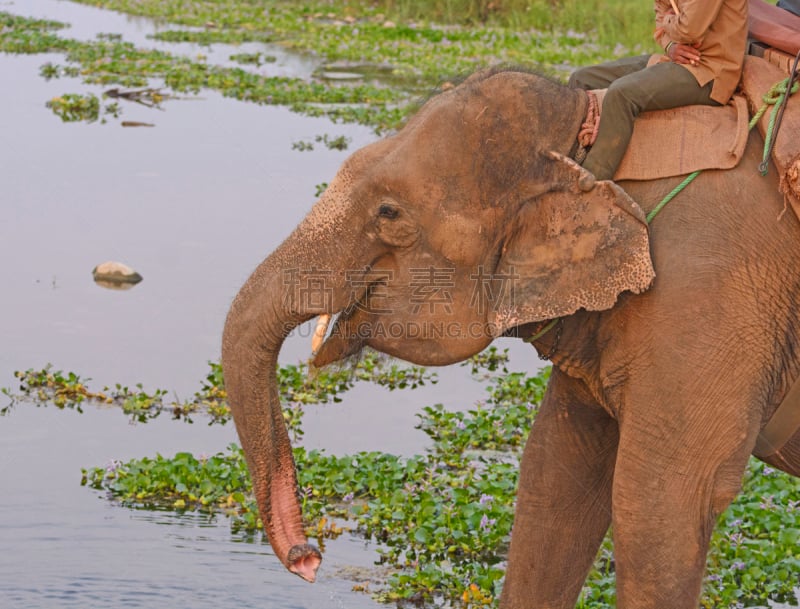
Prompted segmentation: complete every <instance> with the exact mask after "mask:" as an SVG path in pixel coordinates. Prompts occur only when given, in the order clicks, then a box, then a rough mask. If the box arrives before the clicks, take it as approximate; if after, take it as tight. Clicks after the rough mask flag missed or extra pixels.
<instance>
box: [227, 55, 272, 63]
mask: <svg viewBox="0 0 800 609" xmlns="http://www.w3.org/2000/svg"><path fill="white" fill-rule="evenodd" d="M228 59H230V60H231V61H235V62H236V63H243V64H252V65H255V66H260V65H263V64H265V63H275V62H276V61H277V60H278V58H277V57H275V56H274V55H265V54H264V53H237V54H235V55H231V56H230V57H229V58H228Z"/></svg>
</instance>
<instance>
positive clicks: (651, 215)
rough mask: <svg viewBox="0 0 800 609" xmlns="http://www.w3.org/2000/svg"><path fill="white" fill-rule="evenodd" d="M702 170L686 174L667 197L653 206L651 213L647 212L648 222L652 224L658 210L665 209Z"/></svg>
mask: <svg viewBox="0 0 800 609" xmlns="http://www.w3.org/2000/svg"><path fill="white" fill-rule="evenodd" d="M701 171H702V169H698V170H697V171H694V172H692V173H690V174H689V175H688V176H686V178H685V179H684V180H683V182H681V183H680V184H678V185H677V186H676V187H675V188H673V189H672V192H670V193H669V194H668V195H667V196H666V197H664V198H663V199H661V202H660V203H659V204H658V205H656V206H655V207H654V208H653V211H651V212H650V213H649V214H647V223H648V224H650V223H651V222H652V221H653V218H655V217H656V215H657V214H658V212H660V211H661V210H662V209H664V206H665V205H666V204H667V203H669V202H670V201H672V199H674V198H675V197H676V196H677V195H678V193H679V192H680V191H682V190H683V189H684V188H686V187H687V186H688V185H689V184H691V183H692V181H693V180H694V179H695V178H696V177H697V176H699V175H700V173H701Z"/></svg>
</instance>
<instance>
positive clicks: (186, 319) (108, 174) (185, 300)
mask: <svg viewBox="0 0 800 609" xmlns="http://www.w3.org/2000/svg"><path fill="white" fill-rule="evenodd" d="M0 10H7V11H11V12H15V13H18V14H22V15H29V16H39V17H47V18H51V19H57V20H61V21H66V22H69V23H71V24H73V27H72V28H71V29H70V30H66V31H64V32H62V35H64V36H69V37H74V38H80V39H92V38H94V37H95V35H96V34H97V33H98V32H110V33H121V34H123V36H124V38H125V39H126V40H130V41H133V42H135V43H136V44H138V45H140V46H146V47H157V48H162V49H164V50H167V51H170V52H173V53H184V54H189V55H192V54H196V53H198V52H202V53H203V54H205V55H207V56H208V57H209V58H217V59H219V61H222V62H224V61H225V60H226V58H227V54H229V51H230V49H229V48H226V47H214V49H213V50H211V51H209V49H208V48H197V47H192V46H190V45H170V44H165V43H155V42H154V41H151V40H149V39H147V37H146V35H147V34H148V33H151V32H153V31H156V29H157V28H158V27H159V26H157V25H156V24H154V23H152V22H151V21H149V20H146V19H137V18H130V17H127V16H124V15H120V14H116V13H112V12H109V11H102V10H99V9H94V8H90V7H84V6H80V5H74V4H70V3H68V2H62V1H59V0H24V1H23V0H19V1H17V2H13V3H2V4H0ZM162 27H163V26H162ZM254 49H255V50H262V51H263V52H268V53H269V54H276V53H277V52H278V51H279V49H276V48H272V47H267V48H265V47H263V46H260V45H253V46H252V47H247V49H244V48H242V47H236V51H237V52H242V51H243V50H248V52H252V50H254ZM214 60H216V59H214ZM48 61H51V62H54V63H63V58H62V57H61V56H59V55H35V56H8V55H0V82H2V83H4V85H3V86H1V87H0V176H2V180H1V181H0V184H1V186H0V210H2V214H3V215H2V217H0V261H2V262H0V286H2V298H0V340H2V345H3V348H2V349H0V387H14V386H15V383H14V378H13V376H12V374H13V371H14V370H20V369H21V370H25V369H27V368H41V367H42V366H44V365H45V364H47V363H52V364H53V366H54V367H55V368H57V369H62V370H65V371H66V370H70V371H75V372H77V373H79V374H80V375H81V376H88V377H90V378H91V379H93V380H92V381H91V383H90V386H91V388H93V389H101V388H102V387H103V386H104V385H112V384H114V383H121V384H123V385H129V386H133V385H135V384H136V383H143V384H144V387H145V389H147V390H152V389H155V388H157V387H158V388H164V389H168V390H170V391H171V392H175V394H176V395H177V396H178V397H179V398H188V397H190V396H191V395H192V394H193V393H194V392H195V391H196V390H198V389H199V387H200V381H201V380H202V379H203V378H204V376H205V374H206V372H207V369H208V367H207V362H208V361H209V360H213V361H216V360H217V359H218V358H219V342H220V334H221V330H222V325H223V322H224V318H225V314H226V312H227V309H228V306H229V304H230V301H231V299H232V298H233V296H234V295H235V293H236V291H237V290H238V288H239V287H240V286H241V284H242V283H243V282H244V280H245V279H246V278H247V276H248V274H249V273H250V272H251V271H252V269H253V268H255V266H256V265H257V263H258V262H259V261H260V260H261V259H262V258H263V257H264V256H265V255H267V254H268V253H269V252H270V251H272V250H273V249H274V248H275V247H276V246H277V245H278V244H279V243H280V241H281V240H282V239H283V238H284V237H285V236H286V235H287V234H288V233H289V232H290V231H291V229H292V228H293V227H294V226H295V225H296V224H297V222H298V221H299V220H300V219H301V218H302V217H303V215H304V214H305V213H306V212H307V211H308V209H309V208H310V207H311V205H312V204H313V202H314V190H315V185H316V184H318V183H320V182H328V181H330V179H331V178H332V177H333V175H334V174H335V172H336V169H337V168H338V166H339V165H340V164H341V162H342V161H343V160H344V158H345V157H346V155H347V154H348V153H346V152H339V151H330V150H327V149H324V148H319V147H318V148H317V149H316V150H314V151H313V152H297V151H293V150H292V149H291V144H292V143H293V142H295V141H299V140H309V139H313V137H314V136H316V135H319V134H324V133H327V134H330V135H332V136H337V135H346V136H347V137H349V138H351V139H352V142H353V143H352V145H351V149H355V148H357V147H360V146H363V145H365V144H367V143H369V142H370V141H372V140H373V139H374V137H375V136H374V135H373V134H372V133H371V131H370V130H369V129H366V128H363V127H358V126H352V125H345V126H342V125H333V124H331V123H330V122H328V121H327V120H325V119H311V118H306V117H302V116H299V115H296V114H292V113H290V112H289V111H288V110H286V109H285V108H279V107H264V106H254V105H248V104H246V103H242V102H237V101H234V100H230V99H225V98H223V97H221V96H220V95H218V94H216V93H213V92H208V91H205V92H203V93H202V94H201V96H200V97H199V98H197V99H188V100H174V101H169V102H167V103H166V104H165V105H164V108H165V109H164V110H153V109H147V108H144V107H141V106H138V105H136V104H130V103H127V104H125V103H123V116H122V118H123V119H124V120H129V121H142V122H148V123H154V124H155V125H156V126H155V127H154V128H148V129H144V128H142V129H124V128H122V127H121V126H120V125H119V124H118V123H117V122H114V121H112V122H110V123H108V124H105V125H101V124H91V125H87V124H82V123H81V124H64V123H62V122H61V121H60V120H59V119H58V118H57V117H55V116H54V115H53V114H52V113H51V112H50V110H48V109H47V108H46V107H45V102H46V101H47V100H48V99H51V98H52V97H55V96H58V95H62V94H64V93H74V92H88V91H91V92H94V93H95V94H97V95H100V94H101V93H102V91H103V89H104V88H103V87H90V86H85V85H83V84H81V83H80V82H79V81H78V80H74V79H57V80H52V81H49V82H48V81H45V80H44V79H42V78H41V77H39V76H38V70H39V66H41V65H42V64H44V63H46V62H48ZM316 67H317V66H316V64H315V63H314V61H313V60H312V59H310V58H307V57H302V56H291V55H288V54H286V53H282V54H280V55H279V56H278V61H277V62H276V63H275V64H267V65H265V66H262V67H261V68H258V69H260V70H264V71H265V73H270V74H279V73H280V74H295V75H300V76H305V75H308V74H310V73H311V72H312V71H313V70H314V69H315V68H316ZM106 260H119V261H121V262H124V263H126V264H129V265H131V266H133V267H134V268H135V269H136V270H137V271H139V272H140V273H141V274H142V275H143V276H144V281H143V282H142V283H141V284H139V285H138V286H136V287H135V288H134V289H132V290H130V291H126V292H116V291H109V290H105V289H102V288H99V287H97V286H96V285H95V284H94V283H93V281H92V277H91V270H92V268H94V266H95V265H97V264H99V263H101V262H104V261H106ZM305 333H306V335H307V334H308V332H305ZM500 346H502V347H509V348H510V349H511V351H512V357H513V361H514V363H515V367H516V368H518V369H528V370H534V369H535V368H536V367H537V366H538V365H539V362H538V360H537V359H536V357H535V354H534V353H533V351H532V350H531V349H530V348H529V347H527V346H525V345H523V344H522V343H518V342H513V341H503V342H501V343H500ZM309 349H310V346H309V343H308V338H307V336H306V337H296V338H293V339H291V340H290V341H288V342H287V344H286V345H285V346H284V350H283V352H282V354H281V360H282V361H283V362H297V361H298V360H301V359H305V358H306V357H308V354H309ZM440 375H441V382H440V384H439V385H436V386H433V387H426V388H423V389H420V390H416V391H413V392H393V393H389V392H387V391H385V390H383V389H380V388H377V387H370V386H359V387H357V388H356V389H354V390H352V391H351V392H350V393H348V394H347V395H346V396H345V400H344V402H343V403H342V404H338V405H333V406H320V407H310V408H308V409H307V414H306V420H305V424H304V429H305V431H306V435H305V438H304V442H305V444H306V446H308V447H309V448H324V449H326V450H328V451H330V452H333V453H337V454H344V453H349V452H354V451H358V450H384V451H387V452H393V453H398V454H406V455H408V454H414V453H418V452H420V451H422V450H424V448H425V446H426V438H425V436H424V435H423V434H422V433H421V432H419V431H417V430H415V429H414V424H415V423H416V417H415V413H416V412H418V411H419V410H420V409H421V407H422V406H424V405H427V404H433V403H436V402H443V403H445V404H447V405H448V406H450V407H468V406H471V405H472V404H473V402H474V401H475V400H476V399H478V398H480V397H481V391H482V390H481V389H480V388H479V387H478V386H477V385H476V383H474V382H472V381H469V380H468V378H467V374H466V372H465V371H464V370H463V369H461V368H458V367H452V368H448V369H444V370H441V371H440ZM233 440H235V432H234V430H233V428H232V427H230V426H228V427H213V428H210V427H207V426H206V425H204V424H203V423H202V422H198V423H196V424H194V425H186V424H183V423H176V422H171V421H169V420H167V419H166V418H164V419H158V420H156V421H155V422H152V423H148V424H147V425H135V426H134V425H129V424H128V422H127V420H126V419H125V417H123V416H122V415H121V414H120V413H119V412H118V411H115V410H97V409H94V408H92V407H89V408H87V411H86V413H85V414H83V415H80V414H78V413H75V412H72V411H66V412H61V411H58V410H56V409H54V408H52V407H51V408H43V409H36V408H33V407H32V406H29V405H20V406H18V407H17V408H16V410H15V411H14V412H13V413H12V414H11V415H10V416H9V417H6V418H3V419H0V445H1V446H2V447H3V450H2V458H1V459H0V489H2V494H0V542H1V543H2V552H0V607H2V608H3V609H5V608H6V607H9V608H13V609H17V608H39V607H81V608H94V607H98V608H99V607H153V608H157V607H176V606H178V607H184V606H185V607H189V606H191V607H215V608H222V609H225V608H228V607H231V608H233V607H237V608H238V607H243V606H256V605H257V606H261V607H274V608H279V607H280V608H287V607H311V606H313V607H315V608H331V609H338V608H340V607H348V608H355V609H359V608H361V607H374V606H376V603H374V601H372V600H371V599H370V598H369V596H368V595H364V594H358V593H353V592H352V591H351V587H352V584H353V582H351V581H348V580H347V579H346V578H345V576H344V574H343V571H342V570H343V569H344V568H346V567H348V566H357V567H369V566H370V565H371V564H372V562H373V561H374V559H375V553H374V548H369V547H365V544H364V542H363V541H362V540H358V539H356V538H352V537H348V536H344V537H342V538H341V539H340V540H338V541H335V542H332V543H330V544H329V546H328V548H327V551H326V554H325V562H324V563H323V567H322V569H321V571H320V573H319V575H320V578H319V581H318V583H317V584H315V585H314V586H309V585H308V584H304V583H303V582H301V581H300V580H299V579H298V578H297V577H295V576H293V575H291V574H289V573H288V572H286V571H285V570H284V569H283V567H282V566H281V565H280V564H279V563H278V561H277V559H276V558H275V557H274V556H273V555H272V553H271V550H270V548H269V546H268V545H266V544H264V543H261V542H260V541H257V542H255V543H254V542H252V541H247V540H246V539H243V538H240V537H236V536H232V535H231V534H230V530H229V526H228V523H227V521H226V520H225V519H224V518H221V519H218V520H212V521H209V520H208V519H207V517H205V516H202V517H200V516H192V515H186V516H176V515H173V514H169V513H153V512H144V511H131V510H128V509H125V508H121V507H119V506H115V505H112V504H110V503H108V502H107V501H106V500H105V498H103V497H101V496H99V495H98V494H97V493H96V492H94V491H91V490H88V489H86V488H82V487H80V486H79V481H80V469H81V468H82V467H92V466H97V465H104V464H106V463H108V462H109V461H110V460H111V459H123V460H124V459H130V458H134V457H143V456H152V455H154V454H155V453H156V452H160V453H162V454H165V455H171V454H174V453H175V452H178V451H191V452H194V453H196V454H199V453H206V454H213V453H215V452H218V451H222V450H224V449H225V447H226V446H227V444H228V443H229V442H231V441H233Z"/></svg>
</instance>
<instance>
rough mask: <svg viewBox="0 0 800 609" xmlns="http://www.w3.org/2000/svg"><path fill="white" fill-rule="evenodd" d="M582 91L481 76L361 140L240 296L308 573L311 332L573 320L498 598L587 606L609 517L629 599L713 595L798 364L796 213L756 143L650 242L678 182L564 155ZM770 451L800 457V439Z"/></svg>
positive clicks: (253, 453) (268, 517)
mask: <svg viewBox="0 0 800 609" xmlns="http://www.w3.org/2000/svg"><path fill="white" fill-rule="evenodd" d="M585 103H586V102H585V98H584V94H583V93H582V92H578V91H572V90H568V89H565V88H564V87H562V86H560V85H557V84H554V83H552V82H549V81H548V80H546V79H544V78H541V77H538V76H535V75H529V74H522V73H518V72H503V73H483V74H479V75H476V76H473V77H472V78H470V79H469V80H468V81H467V82H466V83H464V84H462V85H461V86H459V87H456V88H455V89H453V90H450V91H447V92H445V93H442V94H440V95H438V96H436V97H435V98H433V99H431V100H430V101H429V102H428V103H427V104H425V106H424V107H423V108H422V109H421V110H420V111H419V113H418V114H417V115H416V116H415V117H414V118H413V119H412V120H411V121H410V122H409V124H408V125H407V126H406V127H405V128H404V129H403V130H402V131H401V132H400V133H399V134H397V135H395V136H393V137H390V138H388V139H386V140H384V141H381V142H378V143H375V144H372V145H370V146H367V147H366V148H364V149H362V150H360V151H358V152H356V153H355V154H354V155H353V156H352V157H351V158H350V159H349V160H348V161H347V162H346V163H345V164H344V166H343V167H342V169H341V170H340V172H339V173H338V175H337V176H336V179H335V180H334V181H333V182H332V184H331V186H330V187H329V188H328V190H327V192H326V193H325V194H324V195H323V197H322V198H321V200H320V201H319V202H318V203H317V205H316V206H315V207H314V208H313V210H312V211H311V212H310V213H309V215H308V216H307V217H306V218H305V220H303V222H302V223H301V224H300V225H299V226H298V227H297V229H296V230H295V231H294V233H292V234H291V235H290V236H289V238H288V239H287V240H286V241H285V242H284V243H283V244H282V245H281V246H280V247H279V248H278V249H277V250H275V252H273V253H272V254H271V255H270V256H269V257H268V258H267V259H266V260H265V261H264V262H262V263H261V265H260V266H259V267H258V268H257V269H256V271H255V272H254V273H253V275H252V276H251V277H250V279H249V280H248V281H247V283H246V284H245V285H244V287H243V288H242V290H241V292H240V293H239V295H238V296H237V298H236V300H235V302H234V303H233V306H232V307H231V311H230V314H229V316H228V320H227V323H226V326H225V333H224V339H223V368H224V371H225V383H226V387H227V390H228V393H229V397H230V405H231V409H232V411H233V415H234V420H235V422H236V427H237V430H238V432H239V436H240V438H241V441H242V445H243V447H244V450H245V454H246V456H247V461H248V465H249V467H250V472H251V476H252V478H253V484H254V489H255V494H256V497H257V499H258V504H259V509H260V513H261V517H262V520H263V521H264V524H265V530H266V532H267V534H268V536H269V538H270V541H271V543H272V546H273V548H274V550H275V552H276V554H277V556H278V557H279V558H280V560H281V561H283V563H284V564H285V565H286V566H287V567H288V568H289V569H290V570H291V571H293V572H295V573H297V574H298V575H300V576H301V577H303V578H305V579H307V580H309V581H313V580H314V577H315V573H316V570H317V567H318V566H319V564H320V561H321V557H320V555H319V553H318V552H317V550H316V549H315V548H314V547H313V546H310V545H308V544H307V543H306V538H305V536H304V534H303V526H302V521H301V515H300V508H299V504H298V502H297V496H296V481H295V473H294V463H293V460H292V456H291V447H290V445H289V439H288V436H287V433H286V429H285V426H284V422H283V419H282V416H281V411H280V403H279V400H278V394H277V390H276V379H275V370H276V362H277V356H278V352H279V350H280V347H281V344H282V342H283V340H284V338H285V337H286V336H287V334H288V333H289V332H290V331H291V330H292V329H293V328H295V327H296V326H297V325H298V324H300V323H302V322H304V321H306V320H309V319H311V318H313V317H315V316H317V315H319V314H321V313H337V314H339V315H338V320H337V322H336V325H335V326H334V328H333V331H332V334H331V336H330V338H328V340H327V342H326V343H325V344H324V345H323V347H322V349H321V350H320V352H319V353H318V354H317V356H316V360H315V362H316V364H318V365H324V364H327V363H330V362H332V361H336V360H338V359H340V358H342V357H345V356H348V355H350V354H353V353H356V352H358V350H359V349H361V348H362V347H363V346H365V345H368V346H371V347H374V348H376V349H378V350H380V351H383V352H385V353H388V354H390V355H394V356H397V357H400V358H403V359H406V360H408V361H411V362H414V363H417V364H425V365H446V364H450V363H453V362H458V361H461V360H463V359H465V358H467V357H469V356H471V355H473V354H475V353H477V352H479V351H480V350H482V349H483V348H485V347H486V346H487V345H488V344H490V342H491V341H492V339H493V338H494V337H495V336H496V335H498V334H501V333H506V334H518V335H521V336H529V335H530V334H531V333H532V332H534V331H535V330H536V329H537V328H540V327H541V325H542V323H540V322H542V321H546V320H548V319H552V318H556V317H560V316H563V317H564V319H563V321H562V322H561V327H560V329H557V330H553V331H551V332H548V333H547V334H545V335H544V336H543V337H542V338H540V339H538V340H536V341H535V342H534V345H535V347H536V348H537V349H538V350H539V351H540V353H545V354H551V356H552V361H553V364H554V368H553V373H552V378H551V381H550V385H549V387H548V390H547V393H546V396H545V399H544V402H543V404H542V406H541V411H540V413H539V415H538V417H537V419H536V422H535V424H534V426H533V430H532V433H531V435H530V439H529V441H528V445H527V447H526V449H525V453H524V457H523V460H522V466H521V475H520V485H519V493H518V501H517V509H516V520H515V524H514V530H513V536H512V541H511V548H510V553H509V559H508V569H507V575H506V581H505V585H504V589H503V596H502V599H501V606H502V607H504V608H505V609H522V608H527V609H532V608H537V609H539V608H544V607H548V608H551V607H559V608H560V607H564V608H566V607H573V606H574V604H575V602H576V598H577V596H578V594H579V591H580V589H581V586H582V584H583V582H584V579H585V577H586V574H587V572H588V569H589V568H590V565H591V563H592V560H593V558H594V556H595V553H596V551H597V549H598V546H599V544H600V542H601V540H602V538H603V535H604V534H605V532H606V530H607V529H608V527H609V525H612V524H613V531H614V542H615V552H616V556H615V558H616V572H617V586H618V606H619V607H620V608H622V609H632V608H636V609H645V608H651V607H652V608H653V609H656V608H658V609H663V608H664V607H670V608H671V609H689V608H694V607H697V604H698V596H699V593H700V587H701V580H702V575H703V570H704V565H705V558H706V552H707V549H708V543H709V537H710V534H711V530H712V528H713V526H714V523H715V518H716V517H717V515H718V514H719V513H720V512H721V511H722V510H723V509H724V508H725V507H726V506H727V505H728V503H729V502H730V501H731V499H732V498H733V497H734V496H735V495H736V493H737V492H738V491H739V488H740V480H741V477H742V473H743V470H744V468H745V465H746V462H747V459H748V456H749V455H750V453H751V451H752V450H753V447H754V443H755V439H756V436H757V434H758V432H759V429H760V428H761V427H762V426H763V424H764V423H765V422H766V420H767V419H768V418H769V416H770V415H771V413H772V412H773V411H774V409H775V408H776V407H777V405H778V404H779V403H780V401H781V399H782V397H783V395H784V394H785V392H786V391H787V389H788V387H789V386H790V384H791V382H792V381H793V380H794V379H795V378H797V377H798V374H800V349H798V323H800V322H799V321H798V320H800V310H798V297H799V296H800V262H798V261H800V227H798V221H797V219H796V218H795V216H794V215H793V214H792V213H791V212H789V213H786V214H784V215H783V216H781V217H780V219H779V215H780V214H781V211H782V210H783V208H784V204H783V200H782V197H781V196H779V195H778V193H777V184H776V179H775V178H774V177H773V176H774V170H773V171H772V172H771V174H770V176H768V177H767V178H762V177H760V176H759V175H758V174H757V172H756V166H757V165H758V161H759V155H760V147H761V142H760V139H759V137H758V136H757V135H753V136H752V137H751V140H752V141H751V142H750V144H749V146H748V148H747V151H746V154H745V158H744V160H743V161H742V163H741V164H740V166H739V167H738V168H737V169H735V170H732V171H729V172H715V171H707V172H705V173H703V174H702V175H701V176H700V177H699V178H698V179H697V180H696V181H695V182H694V183H693V184H692V185H691V186H690V187H689V188H688V189H687V190H686V191H684V192H683V193H682V194H681V195H680V196H679V197H678V198H677V199H675V200H674V201H673V202H672V203H670V205H669V206H668V207H667V208H666V209H665V210H664V211H663V212H662V213H661V215H659V216H658V217H657V218H656V220H655V221H654V223H653V224H652V227H651V229H650V232H649V233H648V229H647V227H646V225H645V223H644V222H643V219H642V212H641V210H640V209H639V208H638V206H637V205H636V203H634V202H633V201H637V202H639V203H640V204H641V205H642V207H643V208H644V209H645V210H649V209H651V208H652V207H653V205H655V203H656V202H658V201H659V200H661V198H662V197H663V196H664V195H665V194H666V193H667V192H669V191H670V190H671V189H672V188H673V187H674V186H675V184H676V183H677V181H678V180H676V179H669V180H662V181H655V182H650V183H626V184H623V186H624V189H625V191H627V193H629V194H630V198H629V197H628V196H627V195H626V194H625V192H623V191H622V190H621V189H620V188H618V187H616V186H614V185H612V184H610V183H608V182H597V183H595V182H594V180H593V178H592V176H590V175H588V174H586V172H584V171H583V170H582V169H581V168H579V167H578V166H576V165H575V164H574V163H572V162H571V161H568V160H567V159H565V158H564V157H563V156H561V155H564V154H566V153H568V151H569V148H570V146H571V144H572V142H573V140H574V136H575V133H576V132H577V129H578V126H579V123H580V121H581V118H582V117H583V115H584V111H585ZM648 236H649V243H648ZM649 253H652V260H653V263H654V266H655V279H653V274H652V269H651V268H650V262H649V256H648V254H649ZM431 268H432V269H434V271H433V273H432V274H431V273H430V269H431ZM426 269H428V271H426ZM426 272H427V273H428V274H427V275H426ZM488 276H493V277H494V280H493V281H489V282H486V281H483V279H481V278H486V277H488ZM426 277H427V279H426ZM320 278H322V280H320ZM476 286H482V288H481V289H476ZM648 288H649V289H648ZM437 323H444V324H446V326H444V328H445V331H444V332H443V333H442V332H436V331H435V329H431V328H434V327H435V325H436V324H437ZM391 324H395V325H394V326H392V325H391ZM426 324H428V325H427V326H426ZM392 328H394V330H392ZM398 328H399V331H398ZM768 461H769V462H770V463H773V464H774V465H776V466H778V467H780V468H781V469H784V470H786V471H789V472H792V473H795V474H797V473H798V472H800V435H795V436H794V438H793V439H792V441H791V442H790V443H789V445H788V446H787V447H786V448H785V449H784V450H783V451H782V453H781V454H780V455H777V456H774V457H771V458H770V459H768Z"/></svg>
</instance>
